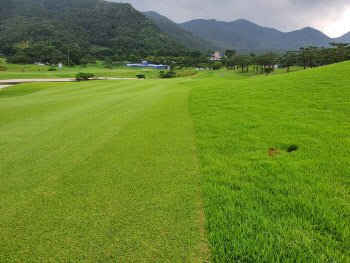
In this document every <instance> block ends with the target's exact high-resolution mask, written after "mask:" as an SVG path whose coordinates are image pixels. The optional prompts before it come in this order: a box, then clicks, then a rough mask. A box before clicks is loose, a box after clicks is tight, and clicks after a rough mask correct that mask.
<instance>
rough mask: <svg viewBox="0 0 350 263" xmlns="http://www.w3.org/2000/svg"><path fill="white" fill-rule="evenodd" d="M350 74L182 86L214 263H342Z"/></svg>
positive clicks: (329, 70) (349, 209)
mask: <svg viewBox="0 0 350 263" xmlns="http://www.w3.org/2000/svg"><path fill="white" fill-rule="evenodd" d="M349 71H350V63H349V62H346V63H342V64H337V65H332V66H328V67H323V68H317V69H312V70H306V71H302V72H295V73H291V74H288V75H286V74H284V75H278V76H269V77H265V78H250V79H245V80H244V79H242V80H239V79H236V80H235V81H230V79H229V78H228V77H227V78H222V77H225V76H222V77H213V78H211V79H207V80H206V81H202V80H201V79H199V78H198V80H197V81H192V82H191V83H190V82H184V83H183V84H185V85H189V86H192V87H193V90H192V92H191V96H190V101H191V109H192V113H193V119H194V124H195V131H196V138H197V147H198V152H199V160H200V171H201V181H202V187H203V192H204V204H205V211H206V219H207V227H208V236H209V242H210V244H211V249H212V256H213V261H214V262H350V238H349V237H350V221H349V218H350V199H349V197H350V177H349V171H350V158H349V156H350V140H349V136H350V132H349V131H350V100H349V98H350V75H349V73H348V72H349ZM220 78H221V79H220ZM290 147H291V148H290ZM271 148H272V149H273V150H274V151H278V152H279V153H280V154H273V156H269V155H271V154H270V153H269V151H270V149H271ZM288 149H289V152H288ZM290 149H292V150H293V151H290Z"/></svg>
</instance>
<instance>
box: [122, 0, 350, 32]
mask: <svg viewBox="0 0 350 263" xmlns="http://www.w3.org/2000/svg"><path fill="white" fill-rule="evenodd" d="M117 1H118V2H119V0H117ZM122 2H127V3H131V4H132V5H133V6H134V7H135V8H136V9H138V10H140V11H151V10H152V11H156V12H158V13H160V14H162V15H164V16H167V17H168V18H170V19H171V20H173V21H175V22H178V23H179V22H185V21H188V20H192V19H201V18H202V19H217V20H223V21H233V20H236V19H240V18H244V19H247V20H250V21H252V22H254V23H257V24H259V25H261V26H266V27H274V28H276V29H279V30H281V31H285V32H286V31H292V30H297V29H301V28H303V27H306V26H312V27H314V28H317V29H319V30H321V31H324V29H325V28H326V27H327V24H329V23H335V22H336V21H338V20H339V19H340V17H341V15H342V14H343V13H344V12H345V10H346V8H350V2H349V1H348V0H347V1H344V0H332V1H329V0H318V1H315V0H250V1H242V0H240V1H237V0H231V1H229V0H215V1H213V0H163V1H154V0H122ZM347 31H350V28H348V30H347ZM347 31H346V32H347ZM346 32H343V33H346ZM328 33H331V32H328ZM333 36H334V35H333Z"/></svg>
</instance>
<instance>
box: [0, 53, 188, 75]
mask: <svg viewBox="0 0 350 263" xmlns="http://www.w3.org/2000/svg"><path fill="white" fill-rule="evenodd" d="M0 61H1V63H0V66H4V67H7V70H6V71H0V80H5V79H41V78H43V79H56V78H74V77H75V75H76V74H77V73H79V72H87V73H93V74H94V75H95V76H96V77H110V78H112V77H115V78H136V75H138V74H144V75H145V76H146V79H150V78H151V79H156V78H159V72H160V71H162V70H158V69H152V68H130V67H126V66H122V65H113V66H112V67H111V68H105V66H104V65H101V62H99V61H98V62H97V64H95V65H87V66H75V67H63V68H59V67H51V66H38V65H34V64H29V65H18V64H7V63H6V59H4V58H0ZM50 68H55V69H56V70H55V71H48V70H49V69H50ZM191 71H193V68H184V69H181V70H176V72H177V74H186V73H187V72H191Z"/></svg>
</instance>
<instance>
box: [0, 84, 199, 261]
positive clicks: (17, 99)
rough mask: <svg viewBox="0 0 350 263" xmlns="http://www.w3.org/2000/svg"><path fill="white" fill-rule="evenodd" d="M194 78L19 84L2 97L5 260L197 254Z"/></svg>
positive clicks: (0, 182) (0, 210)
mask: <svg viewBox="0 0 350 263" xmlns="http://www.w3.org/2000/svg"><path fill="white" fill-rule="evenodd" d="M189 91H190V88H188V87H185V86H183V85H178V84H177V83H176V82H173V81H168V82H166V81H103V82H84V83H37V84H21V85H18V86H14V87H11V88H7V90H5V89H4V91H3V92H4V93H2V94H1V96H0V134H1V136H0V148H1V149H0V160H1V166H0V174H1V178H0V200H1V201H0V222H1V223H0V240H1V242H0V261H1V262H203V261H204V260H206V255H205V254H204V253H203V249H204V246H203V245H202V243H203V240H202V239H203V238H201V235H200V233H201V232H202V229H201V218H200V209H201V204H200V185H199V173H198V167H197V162H196V151H195V146H194V145H195V144H194V141H195V140H194V132H193V123H192V120H191V115H190V111H189V104H188V103H189V102H188V95H189Z"/></svg>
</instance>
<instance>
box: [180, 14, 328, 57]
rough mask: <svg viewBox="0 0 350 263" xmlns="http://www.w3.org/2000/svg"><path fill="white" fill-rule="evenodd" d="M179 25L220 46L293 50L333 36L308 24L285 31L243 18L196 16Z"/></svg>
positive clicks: (224, 47)
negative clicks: (294, 29)
mask: <svg viewBox="0 0 350 263" xmlns="http://www.w3.org/2000/svg"><path fill="white" fill-rule="evenodd" d="M180 26H182V27H183V28H184V29H186V30H188V31H190V32H192V33H193V34H194V35H196V36H198V37H200V38H202V39H205V40H207V41H210V42H213V43H214V44H216V45H218V46H220V47H221V49H226V48H234V49H237V50H244V49H245V50H266V49H279V50H295V49H299V48H300V47H302V46H324V47H328V46H329V43H331V42H333V39H331V38H330V37H328V36H326V35H325V34H323V33H322V32H320V31H318V30H316V29H313V28H311V27H306V28H303V29H301V30H297V31H293V32H289V33H284V32H281V31H278V30H276V29H274V28H268V27H262V26H259V25H257V24H254V23H252V22H250V21H247V20H244V19H239V20H236V21H233V22H222V21H217V20H215V19H213V20H203V19H198V20H192V21H189V22H186V23H182V24H180Z"/></svg>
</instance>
